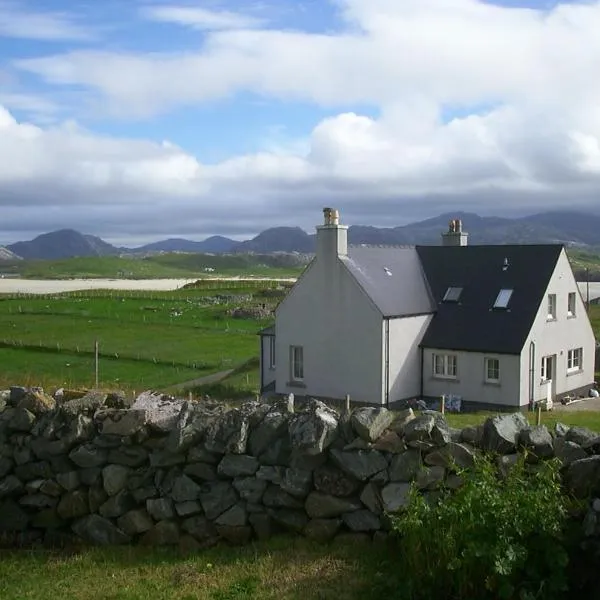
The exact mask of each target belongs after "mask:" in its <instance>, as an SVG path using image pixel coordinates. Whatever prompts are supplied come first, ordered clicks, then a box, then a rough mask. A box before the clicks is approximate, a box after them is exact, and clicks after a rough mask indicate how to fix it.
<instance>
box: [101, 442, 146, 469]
mask: <svg viewBox="0 0 600 600" xmlns="http://www.w3.org/2000/svg"><path fill="white" fill-rule="evenodd" d="M147 460H148V450H146V449H145V448H143V447H142V446H121V447H119V448H113V449H111V450H110V451H109V452H108V462H109V463H112V464H114V465H122V466H124V467H134V468H135V467H140V466H142V465H143V464H145V463H146V462H147Z"/></svg>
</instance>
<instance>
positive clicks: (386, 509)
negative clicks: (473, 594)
mask: <svg viewBox="0 0 600 600" xmlns="http://www.w3.org/2000/svg"><path fill="white" fill-rule="evenodd" d="M522 448H527V449H528V451H529V453H530V454H529V456H530V457H532V458H533V460H534V463H535V461H537V460H545V459H547V458H550V457H554V456H557V457H558V458H560V459H561V460H562V462H563V464H564V467H563V469H564V481H565V484H566V486H568V488H569V489H570V490H571V491H572V492H573V493H574V494H575V495H577V496H579V497H582V498H590V512H589V514H588V516H587V517H586V522H585V524H586V533H587V534H588V535H589V536H595V535H597V534H598V533H600V514H599V513H600V501H599V500H595V498H596V497H597V496H598V497H600V437H599V436H598V435H597V434H595V433H593V432H591V431H589V430H587V429H583V428H577V427H574V428H567V427H564V426H560V425H559V426H557V427H556V428H555V429H554V430H553V431H549V430H548V429H547V428H546V427H544V426H541V427H529V425H528V424H527V421H526V419H525V417H524V416H523V415H522V414H520V413H518V414H514V415H504V416H499V417H495V418H493V419H489V420H488V421H487V422H486V423H485V424H484V425H482V426H479V427H468V428H465V429H462V430H455V429H452V428H450V427H449V426H448V424H447V422H446V421H445V419H444V417H443V415H441V414H440V413H436V412H424V413H422V414H420V415H419V416H415V415H414V414H413V413H412V411H410V410H409V411H404V412H401V413H392V412H389V411H387V410H386V409H384V408H357V409H355V410H354V411H352V412H351V413H350V414H346V413H344V414H341V415H340V414H338V413H337V412H335V411H334V410H332V409H331V408H328V407H327V406H326V405H325V404H323V403H321V402H319V401H316V400H309V401H308V402H306V403H305V404H303V405H302V406H301V407H299V406H296V407H294V406H293V403H292V402H290V401H289V400H287V399H284V400H276V401H274V402H266V401H265V402H260V401H250V402H247V403H245V404H243V405H242V406H241V407H240V408H233V409H228V408H227V407H226V406H225V405H224V404H221V403H217V402H212V401H201V402H187V401H184V400H181V399H174V398H170V397H165V396H160V395H153V394H152V393H144V394H142V395H141V396H139V397H138V398H137V399H136V401H135V402H134V403H133V404H132V405H131V406H127V403H126V401H125V399H124V398H122V397H120V396H119V395H116V394H106V393H101V392H96V391H93V392H90V393H88V394H86V395H85V396H83V397H80V398H69V397H68V396H61V397H53V396H50V395H47V394H45V393H44V391H43V390H41V389H39V388H34V389H26V388H21V387H13V388H11V389H10V390H7V391H4V392H0V534H2V535H3V537H4V539H5V540H7V539H8V540H12V543H15V542H16V543H29V542H34V543H48V544H62V543H70V542H73V541H84V542H87V543H92V544H102V545H108V544H128V543H141V544H148V545H181V546H185V547H187V548H200V547H204V546H207V545H212V544H215V543H217V542H219V541H221V540H223V541H226V542H229V543H234V544H241V543H245V542H248V541H250V540H251V539H253V538H259V539H263V538H267V537H269V536H271V535H272V534H274V533H276V532H279V531H287V532H293V533H295V534H298V535H304V536H306V537H308V538H311V539H314V540H320V541H328V540H331V539H332V538H334V537H336V536H348V535H351V534H353V535H360V536H363V537H366V536H370V537H385V535H386V533H385V532H386V531H387V530H388V528H389V519H388V517H387V515H389V514H393V513H396V512H398V511H401V510H402V509H403V508H404V507H405V506H406V504H407V501H408V494H409V490H410V488H411V485H412V484H413V483H414V484H415V485H416V486H417V487H418V488H419V489H420V490H421V491H422V493H424V494H435V493H436V490H437V489H439V487H440V486H442V485H444V486H448V487H450V488H456V487H458V486H460V485H461V477H460V475H459V474H458V473H457V471H458V470H460V469H464V468H468V467H470V466H471V465H472V464H473V461H474V459H475V458H474V457H475V456H476V455H477V453H478V452H481V451H493V452H495V453H497V454H498V460H499V462H500V464H501V466H502V467H503V468H507V469H508V468H510V465H511V464H514V462H515V460H516V458H517V452H518V451H519V449H522Z"/></svg>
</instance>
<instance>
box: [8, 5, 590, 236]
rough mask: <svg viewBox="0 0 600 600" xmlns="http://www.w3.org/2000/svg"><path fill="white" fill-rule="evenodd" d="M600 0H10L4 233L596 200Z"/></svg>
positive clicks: (356, 218) (529, 209)
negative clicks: (329, 211)
mask: <svg viewBox="0 0 600 600" xmlns="http://www.w3.org/2000/svg"><path fill="white" fill-rule="evenodd" d="M598 31H600V0H586V1H580V2H578V1H570V2H566V1H563V2H560V1H546V0H487V1H484V0H174V1H170V0H127V2H124V1H123V0H102V2H99V1H98V0H0V244H9V243H12V242H15V241H18V240H27V239H32V238H33V237H35V236H36V235H38V234H40V233H44V232H48V231H54V230H57V229H63V228H72V229H77V230H78V231H81V232H83V233H89V234H93V235H99V236H100V237H102V238H103V239H105V240H107V241H109V242H112V243H115V244H122V245H129V246H133V245H138V244H143V243H147V242H151V241H156V240H160V239H165V238H169V237H183V238H187V239H194V240H201V239H204V238H206V237H208V236H210V235H215V234H220V235H226V236H230V237H233V238H235V239H244V238H248V237H252V236H254V235H256V234H257V233H258V232H260V231H262V230H264V229H266V228H267V227H272V226H279V225H285V226H300V227H302V228H303V229H305V230H306V231H313V230H314V227H315V225H318V224H320V223H321V221H322V212H321V210H322V208H323V207H325V206H332V207H335V208H338V209H339V210H340V213H341V220H342V222H344V223H346V224H363V225H375V226H396V225H403V224H406V223H408V222H412V221H416V220H420V219H425V218H429V217H433V216H436V215H438V214H441V213H447V212H453V211H469V212H476V213H478V214H480V215H499V216H518V215H523V214H533V213H536V212H543V211H547V210H561V209H569V210H571V209H573V210H583V211H589V212H595V213H599V214H600V77H598V73H599V72H600V35H598Z"/></svg>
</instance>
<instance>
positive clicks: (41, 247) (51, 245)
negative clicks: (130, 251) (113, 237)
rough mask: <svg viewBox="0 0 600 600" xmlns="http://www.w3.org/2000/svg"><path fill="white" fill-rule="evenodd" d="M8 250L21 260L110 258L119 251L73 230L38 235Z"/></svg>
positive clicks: (91, 236) (101, 241) (11, 246)
mask: <svg viewBox="0 0 600 600" xmlns="http://www.w3.org/2000/svg"><path fill="white" fill-rule="evenodd" d="M7 248H8V249H9V250H10V251H11V252H14V253H15V254H17V255H18V256H20V257H21V258H26V259H31V258H41V259H56V258H71V257H73V256H109V255H111V254H118V252H119V251H118V249H117V248H115V247H114V246H111V245H110V244H108V243H107V242H105V241H104V240H102V239H100V238H99V237H95V236H93V235H84V234H83V233H79V232H78V231H75V230H73V229H60V230H58V231H52V232H50V233H44V234H42V235H38V236H37V237H36V238H34V239H33V240H31V241H29V242H17V243H15V244H10V245H8V246H7Z"/></svg>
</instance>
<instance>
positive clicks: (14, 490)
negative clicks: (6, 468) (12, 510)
mask: <svg viewBox="0 0 600 600" xmlns="http://www.w3.org/2000/svg"><path fill="white" fill-rule="evenodd" d="M23 488H24V486H23V483H22V482H21V480H20V479H19V478H18V477H15V476H14V475H9V476H8V477H5V478H4V479H2V480H1V481H0V498H7V497H8V496H16V495H17V494H20V493H21V492H22V491H23Z"/></svg>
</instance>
